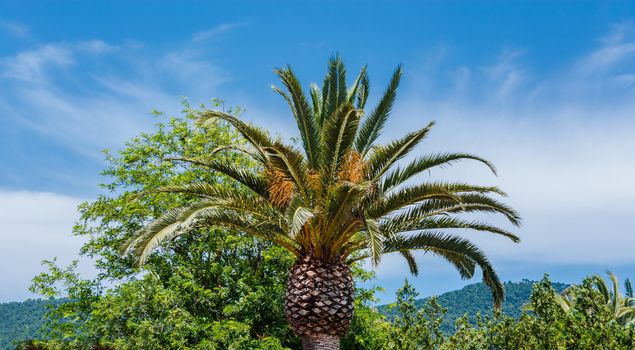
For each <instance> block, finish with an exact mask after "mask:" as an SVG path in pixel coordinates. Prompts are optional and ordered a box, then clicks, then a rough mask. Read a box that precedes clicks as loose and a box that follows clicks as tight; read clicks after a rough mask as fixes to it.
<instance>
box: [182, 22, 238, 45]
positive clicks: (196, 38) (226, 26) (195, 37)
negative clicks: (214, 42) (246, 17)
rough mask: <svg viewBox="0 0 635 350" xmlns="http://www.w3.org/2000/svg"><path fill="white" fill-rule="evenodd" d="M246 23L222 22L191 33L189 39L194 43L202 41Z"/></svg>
mask: <svg viewBox="0 0 635 350" xmlns="http://www.w3.org/2000/svg"><path fill="white" fill-rule="evenodd" d="M247 25H248V23H247V22H236V23H223V24H220V25H218V26H216V27H214V28H211V29H208V30H202V31H199V32H196V33H194V34H192V37H191V39H190V40H191V41H192V42H195V43H200V42H202V41H207V40H211V39H215V38H217V37H218V36H219V35H221V34H223V33H226V32H229V31H231V30H234V29H237V28H242V27H246V26H247Z"/></svg>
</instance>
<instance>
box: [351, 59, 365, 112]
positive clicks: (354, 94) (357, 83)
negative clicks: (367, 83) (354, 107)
mask: <svg viewBox="0 0 635 350" xmlns="http://www.w3.org/2000/svg"><path fill="white" fill-rule="evenodd" d="M366 67H367V66H364V67H362V70H361V71H360V72H359V75H357V78H356V79H355V82H353V86H351V88H350V89H349V90H348V93H347V95H346V100H347V101H348V103H350V104H353V103H354V102H355V98H356V97H357V94H358V91H359V87H360V84H362V82H363V81H364V79H365V78H366Z"/></svg>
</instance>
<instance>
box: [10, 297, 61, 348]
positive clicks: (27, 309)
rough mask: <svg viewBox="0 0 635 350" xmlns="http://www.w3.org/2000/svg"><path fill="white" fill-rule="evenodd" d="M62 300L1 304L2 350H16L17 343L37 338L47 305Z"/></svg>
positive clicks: (30, 300)
mask: <svg viewBox="0 0 635 350" xmlns="http://www.w3.org/2000/svg"><path fill="white" fill-rule="evenodd" d="M60 302H61V300H32V299H29V300H26V301H22V302H12V303H4V304H0V349H2V350H5V349H14V348H15V346H14V345H13V344H14V343H15V342H16V341H20V340H24V339H31V338H34V337H37V335H38V330H39V329H40V328H41V327H42V325H43V323H44V320H43V316H44V313H45V312H46V309H47V305H51V304H57V303H60Z"/></svg>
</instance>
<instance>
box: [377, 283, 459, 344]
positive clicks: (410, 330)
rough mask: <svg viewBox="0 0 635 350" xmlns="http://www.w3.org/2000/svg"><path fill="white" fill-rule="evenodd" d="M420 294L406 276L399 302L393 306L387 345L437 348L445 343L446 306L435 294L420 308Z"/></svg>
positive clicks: (398, 294) (398, 293)
mask: <svg viewBox="0 0 635 350" xmlns="http://www.w3.org/2000/svg"><path fill="white" fill-rule="evenodd" d="M418 295H419V293H417V292H416V290H415V289H414V287H413V286H412V285H411V284H410V283H408V281H407V280H406V281H405V282H404V285H403V287H401V288H400V289H399V290H397V302H396V303H395V305H393V306H392V307H393V308H394V309H395V310H396V317H395V319H394V320H393V321H392V329H391V331H390V333H389V336H388V341H387V344H386V345H385V347H384V348H385V349H391V350H417V349H437V348H438V347H439V346H440V345H441V344H443V341H444V336H443V333H442V332H441V322H442V320H443V316H444V315H445V312H446V311H447V310H446V309H443V308H442V307H441V306H440V305H439V303H438V302H437V299H436V298H430V299H428V300H426V302H425V304H424V305H423V307H422V308H421V309H419V308H417V305H416V303H415V301H416V298H417V296H418Z"/></svg>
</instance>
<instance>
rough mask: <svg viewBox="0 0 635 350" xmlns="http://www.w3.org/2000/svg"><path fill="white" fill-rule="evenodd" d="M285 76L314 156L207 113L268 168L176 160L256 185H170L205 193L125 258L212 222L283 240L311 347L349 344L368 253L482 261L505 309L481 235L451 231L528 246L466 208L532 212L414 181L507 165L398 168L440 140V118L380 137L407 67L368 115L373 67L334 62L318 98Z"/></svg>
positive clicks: (449, 159)
mask: <svg viewBox="0 0 635 350" xmlns="http://www.w3.org/2000/svg"><path fill="white" fill-rule="evenodd" d="M275 73H276V74H277V75H278V77H279V78H280V80H281V81H282V84H283V85H284V87H285V91H283V90H281V89H279V88H276V87H273V89H274V91H275V92H277V93H279V94H280V95H281V96H282V97H283V98H284V100H286V102H287V103H288V104H289V107H290V108H291V112H292V114H293V116H294V117H295V120H296V122H297V125H298V129H299V131H300V138H299V139H298V142H299V143H301V145H302V151H300V150H299V149H297V148H296V147H294V146H293V145H289V144H285V143H283V142H281V141H279V140H276V139H273V138H271V137H270V136H269V134H268V133H266V132H264V131H263V130H261V129H259V128H257V127H255V126H252V125H250V124H247V123H244V122H243V121H241V120H239V119H238V118H237V117H235V116H232V115H230V114H227V113H224V112H222V111H216V110H210V111H205V112H203V113H202V114H201V115H200V119H199V122H200V123H201V125H207V124H209V123H214V122H217V120H223V121H225V122H227V123H229V124H231V125H232V126H233V127H235V128H236V130H237V131H238V132H239V133H240V135H242V136H243V137H244V139H245V140H246V142H247V144H248V146H249V147H248V148H243V147H236V146H234V145H228V147H226V148H224V150H225V151H229V152H234V151H235V152H241V153H245V154H247V155H248V156H250V157H252V158H253V159H254V160H255V161H257V163H258V164H259V167H258V168H257V169H245V168H241V167H239V166H237V165H235V164H230V163H227V162H223V161H220V160H218V159H215V158H214V156H213V154H212V155H200V156H199V157H195V158H178V157H175V158H173V160H177V161H184V162H189V163H192V164H196V165H199V166H204V167H208V168H209V169H211V170H213V171H216V172H219V173H222V174H225V175H226V176H228V177H230V178H232V179H234V180H235V181H236V182H237V183H238V184H240V186H241V187H242V188H244V189H246V190H244V189H239V188H238V187H236V188H226V187H219V186H215V185H212V184H208V183H192V184H189V185H184V186H172V187H165V188H161V189H158V191H166V192H175V193H187V194H191V195H194V196H196V197H198V198H200V200H199V201H198V202H195V203H194V204H191V205H189V206H186V207H182V208H178V209H174V210H172V211H169V212H167V213H165V215H163V216H161V217H159V218H158V219H156V220H155V221H154V222H152V223H151V224H149V225H148V226H147V227H145V228H144V229H143V230H141V231H139V232H138V233H137V234H136V235H135V236H134V237H131V238H130V239H129V240H128V241H127V243H126V246H125V251H124V254H127V255H131V256H134V257H135V258H136V262H137V264H139V265H141V264H143V263H144V262H145V261H146V259H147V258H148V256H149V254H151V252H152V250H153V249H154V248H155V247H157V246H158V245H159V244H161V242H163V241H166V240H173V239H176V238H177V237H178V236H180V235H183V234H186V233H187V232H189V231H191V230H192V229H194V228H200V227H211V226H214V227H221V228H226V229H229V230H235V231H238V232H242V233H245V234H249V235H253V236H255V237H258V238H261V239H265V240H269V241H271V242H274V243H276V244H279V245H280V246H282V247H284V248H286V249H287V250H289V251H290V252H291V253H293V254H294V255H295V257H296V262H295V265H294V266H293V267H292V269H291V272H290V274H289V280H288V288H287V293H286V301H285V314H286V316H287V319H288V322H289V324H290V326H291V328H292V329H293V331H294V332H295V333H296V334H297V335H298V336H299V337H301V339H302V344H303V347H304V349H338V348H339V342H340V338H341V337H342V336H343V335H345V334H346V332H347V331H348V327H349V324H350V321H351V317H352V315H353V293H354V285H353V278H352V275H351V270H350V266H351V264H353V263H354V262H357V261H361V260H364V259H368V260H369V261H370V262H371V263H372V264H373V265H377V264H378V263H379V262H380V260H381V257H382V255H383V254H389V253H397V254H400V255H401V256H403V258H404V259H405V260H406V262H407V264H408V266H409V268H410V271H411V272H412V273H413V274H415V275H416V274H417V272H418V266H417V263H416V261H415V258H414V256H413V251H415V250H421V251H424V252H429V253H432V254H435V255H438V256H440V257H442V258H444V259H445V260H447V261H448V262H450V263H451V264H453V265H454V266H455V268H456V269H457V270H458V272H459V274H460V275H461V277H463V278H470V277H472V276H473V274H474V271H475V267H476V266H478V267H480V269H481V270H482V273H483V280H484V282H485V283H486V284H487V285H488V286H489V288H490V289H491V290H492V294H493V296H494V301H495V307H497V308H499V307H500V305H501V302H502V300H503V297H504V290H503V286H502V284H501V282H500V280H499V278H498V276H497V274H496V272H495V271H494V269H493V267H492V265H491V264H490V262H489V261H488V259H487V257H486V256H485V255H484V253H483V252H482V251H481V250H480V249H479V248H477V247H476V246H475V245H474V244H472V243H471V242H470V241H469V240H467V239H465V238H461V237H459V236H456V235H452V234H450V233H448V232H447V230H448V229H472V230H476V231H483V232H489V233H494V234H497V235H502V236H504V237H507V238H509V239H511V240H512V241H514V242H518V241H519V239H518V237H517V236H515V235H514V234H512V233H511V232H508V231H506V230H505V229H502V228H499V227H496V226H494V225H491V224H488V223H486V222H481V221H478V220H468V219H464V218H460V217H459V214H462V213H494V214H501V215H502V216H504V217H505V218H506V219H507V220H509V221H510V222H511V223H512V224H514V225H519V221H520V218H519V216H518V214H517V213H516V212H515V211H514V210H513V209H512V208H510V207H509V206H507V205H505V204H504V203H502V202H501V201H500V200H499V199H497V198H496V196H504V195H505V194H504V193H503V192H502V191H501V190H499V189H498V188H496V187H485V186H475V185H470V184H466V183H458V182H413V181H409V180H413V179H414V178H415V176H416V175H418V174H421V173H424V172H427V171H428V170H430V169H431V168H434V167H441V166H447V165H449V164H452V163H455V162H456V161H459V160H463V159H471V160H475V161H478V162H481V163H483V164H485V165H486V166H487V167H489V168H490V169H491V170H492V171H493V172H494V173H495V171H496V170H495V168H494V166H493V165H492V164H491V163H489V162H488V161H486V160H484V159H482V158H479V157H477V156H474V155H471V154H467V153H440V154H432V155H423V156H420V157H418V158H415V159H413V160H411V161H410V162H409V163H407V164H405V165H401V166H397V165H396V164H397V163H398V162H399V161H400V160H402V159H403V158H404V157H406V156H407V155H409V154H410V152H411V151H412V150H413V149H414V148H415V147H416V146H417V145H418V144H419V143H420V142H421V141H422V140H423V139H424V138H425V137H426V135H428V133H429V132H430V129H431V128H432V126H433V123H430V124H428V125H427V126H425V127H423V128H421V129H418V130H415V131H412V132H410V133H408V134H407V135H405V136H404V137H402V138H400V139H397V140H395V141H392V142H390V143H388V144H386V145H379V144H376V141H377V139H378V137H379V136H380V134H381V132H382V130H383V128H384V126H385V124H386V120H387V119H388V116H389V114H390V112H391V109H392V107H393V103H394V101H395V95H396V92H397V87H398V85H399V81H400V77H401V67H398V68H397V69H396V70H395V72H394V74H393V75H392V79H391V80H390V84H389V85H388V88H387V89H386V91H385V93H384V94H383V96H382V97H381V99H380V100H379V102H378V104H377V106H376V107H375V108H374V109H372V110H371V111H370V113H368V114H366V113H365V112H364V108H365V106H366V102H367V100H368V93H369V87H370V84H369V80H368V76H367V73H366V68H365V67H364V68H363V69H362V70H361V72H360V73H359V75H358V76H357V78H356V79H355V81H354V82H353V84H352V86H351V87H347V86H346V70H345V67H344V64H343V62H342V60H341V59H340V58H339V57H333V58H331V59H330V60H329V65H328V73H327V75H326V78H325V79H324V83H323V86H322V87H321V88H319V87H318V86H316V85H315V84H313V85H312V86H311V89H310V90H309V97H307V95H305V93H304V92H303V90H302V87H301V84H300V82H299V81H298V79H297V78H296V76H295V74H294V73H293V71H292V69H291V67H288V66H287V67H285V68H282V69H276V70H275Z"/></svg>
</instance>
